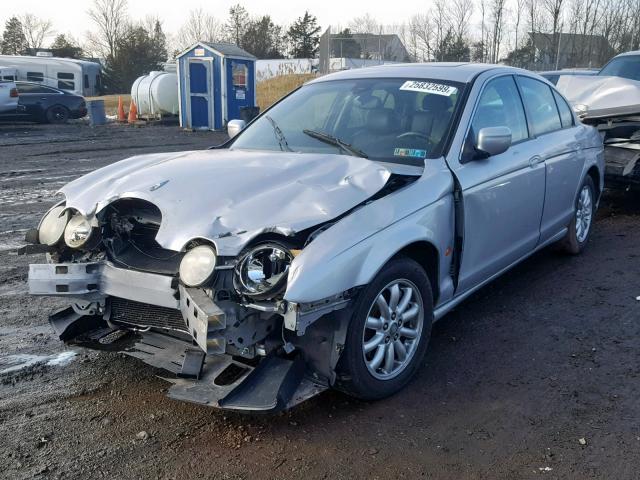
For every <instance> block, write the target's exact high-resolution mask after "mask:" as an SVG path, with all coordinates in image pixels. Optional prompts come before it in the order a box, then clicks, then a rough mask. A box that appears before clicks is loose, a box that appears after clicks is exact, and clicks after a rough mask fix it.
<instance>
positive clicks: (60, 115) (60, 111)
mask: <svg viewBox="0 0 640 480" xmlns="http://www.w3.org/2000/svg"><path fill="white" fill-rule="evenodd" d="M70 116H71V114H70V112H69V109H68V108H67V107H63V106H61V105H55V106H53V107H49V108H48V109H47V112H46V113H45V117H46V119H47V123H54V124H60V123H67V121H68V120H69V117H70Z"/></svg>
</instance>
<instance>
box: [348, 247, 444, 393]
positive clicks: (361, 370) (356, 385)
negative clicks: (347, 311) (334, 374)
mask: <svg viewBox="0 0 640 480" xmlns="http://www.w3.org/2000/svg"><path fill="white" fill-rule="evenodd" d="M432 323H433V298H432V293H431V285H430V283H429V278H428V277H427V274H426V273H425V271H424V269H423V268H422V267H421V266H420V265H419V264H418V263H416V262H415V261H413V260H411V259H409V258H406V257H399V258H396V259H393V260H391V261H390V262H389V263H388V264H387V265H385V266H384V267H383V268H382V270H381V271H380V272H379V273H378V275H377V276H376V277H375V279H374V280H373V281H372V282H371V283H370V284H369V285H367V286H366V287H365V289H364V291H363V292H362V293H361V294H360V296H359V298H358V300H357V303H356V307H355V309H354V314H353V317H352V319H351V323H350V324H349V329H348V331H347V338H346V342H345V349H344V352H343V354H342V357H341V359H340V364H339V369H338V381H337V383H336V387H337V388H338V389H340V390H342V391H343V392H345V393H347V394H348V395H351V396H354V397H357V398H360V399H363V400H377V399H381V398H385V397H388V396H390V395H393V394H394V393H396V392H397V391H399V390H401V389H402V388H403V387H404V386H405V385H406V384H407V383H409V381H410V380H411V379H412V378H413V376H414V375H415V373H416V371H417V370H418V368H420V365H421V364H422V361H423V359H424V355H425V353H426V350H427V345H428V343H429V338H430V337H431V324H432Z"/></svg>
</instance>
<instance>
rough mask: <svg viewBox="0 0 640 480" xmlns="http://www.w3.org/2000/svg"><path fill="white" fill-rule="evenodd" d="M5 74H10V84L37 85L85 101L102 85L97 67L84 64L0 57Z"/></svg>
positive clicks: (96, 93)
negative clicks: (18, 82)
mask: <svg viewBox="0 0 640 480" xmlns="http://www.w3.org/2000/svg"><path fill="white" fill-rule="evenodd" d="M5 70H6V71H7V72H9V71H11V72H13V73H7V76H9V75H15V76H16V78H14V80H22V81H27V82H38V83H42V84H44V85H48V86H50V87H54V88H59V89H61V90H66V91H68V92H72V93H75V94H77V95H83V96H87V97H91V96H95V95H99V93H100V88H101V84H102V79H101V71H102V68H101V66H100V64H99V63H96V62H89V61H86V60H74V59H71V58H58V57H42V56H37V57H30V56H19V55H0V71H2V72H4V71H5ZM2 75H3V76H4V75H5V74H4V73H2Z"/></svg>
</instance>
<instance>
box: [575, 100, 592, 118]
mask: <svg viewBox="0 0 640 480" xmlns="http://www.w3.org/2000/svg"><path fill="white" fill-rule="evenodd" d="M573 111H574V112H576V115H578V117H580V118H582V117H584V116H586V115H587V113H589V105H585V104H583V103H578V104H576V105H573Z"/></svg>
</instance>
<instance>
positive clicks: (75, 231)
mask: <svg viewBox="0 0 640 480" xmlns="http://www.w3.org/2000/svg"><path fill="white" fill-rule="evenodd" d="M92 236H93V226H92V225H91V222H90V221H89V220H88V219H86V218H85V217H83V216H82V215H80V214H79V213H77V214H75V215H74V216H73V217H71V220H69V223H67V226H66V228H65V229H64V243H66V244H67V246H68V247H71V248H81V247H84V246H86V245H87V242H89V240H90V239H91V237H92Z"/></svg>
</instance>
